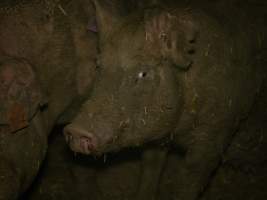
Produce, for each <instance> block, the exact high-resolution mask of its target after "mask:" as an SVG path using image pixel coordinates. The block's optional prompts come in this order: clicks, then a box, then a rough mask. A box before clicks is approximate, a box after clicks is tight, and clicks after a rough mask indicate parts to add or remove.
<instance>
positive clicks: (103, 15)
mask: <svg viewBox="0 0 267 200" xmlns="http://www.w3.org/2000/svg"><path fill="white" fill-rule="evenodd" d="M92 2H93V3H94V5H95V9H96V23H97V30H98V32H99V35H100V42H103V41H104V40H106V38H107V37H108V36H109V35H110V34H112V33H113V32H114V31H116V30H117V29H118V28H119V27H120V25H121V23H122V19H121V17H120V16H119V13H120V5H119V2H117V1H110V0H92Z"/></svg>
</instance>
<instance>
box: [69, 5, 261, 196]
mask: <svg viewBox="0 0 267 200" xmlns="http://www.w3.org/2000/svg"><path fill="white" fill-rule="evenodd" d="M102 3H104V1H95V4H96V7H97V16H98V18H97V19H98V20H97V22H98V26H99V28H100V36H101V37H100V45H101V46H100V56H99V65H100V67H101V75H100V78H99V80H98V82H97V83H96V86H95V88H94V92H93V93H92V95H91V98H90V99H89V100H88V102H86V103H85V104H84V105H83V107H82V109H81V112H80V113H79V114H78V116H77V117H76V118H75V119H74V120H73V122H72V123H71V124H70V125H68V126H67V127H66V128H65V135H66V139H67V141H68V142H69V144H70V147H71V149H72V150H73V151H75V152H81V153H85V154H93V155H98V154H102V153H106V152H111V151H118V150H120V149H121V148H124V147H131V146H140V145H142V144H145V143H147V142H151V141H154V140H158V139H163V138H165V137H169V136H170V138H171V139H172V141H173V143H174V144H175V145H177V146H178V147H179V149H182V152H184V155H178V156H182V157H183V162H182V164H181V166H180V171H179V180H177V181H178V182H179V188H177V190H175V191H174V194H173V198H174V199H181V200H194V199H197V197H198V196H199V194H200V193H201V192H202V191H203V189H204V187H205V185H206V184H207V181H208V178H209V176H210V175H211V173H212V172H213V171H214V170H215V169H216V167H217V165H218V163H219V161H220V159H221V156H222V154H223V152H224V150H225V148H226V147H227V145H228V144H229V142H230V141H231V137H232V135H233V134H234V132H235V131H236V129H237V128H238V124H239V122H240V120H242V119H243V118H245V117H246V116H247V114H248V112H249V110H250V107H251V105H252V103H253V101H254V98H255V96H256V94H257V92H258V91H259V87H260V82H261V77H260V71H259V69H258V68H257V66H256V65H253V59H252V58H251V51H252V48H251V46H250V43H249V42H250V40H249V39H250V38H249V35H247V32H246V30H244V26H242V24H236V23H232V22H231V21H230V20H229V19H227V18H222V17H223V16H219V17H218V16H217V17H218V18H216V17H215V16H213V15H212V14H209V13H207V11H205V12H204V11H202V10H201V9H196V8H193V7H192V8H191V7H190V8H188V7H187V6H182V5H172V6H171V8H168V7H166V8H158V9H149V10H147V11H145V16H144V17H143V15H141V14H140V15H138V14H137V16H131V17H128V18H126V19H124V22H122V20H119V19H118V20H115V19H114V18H116V16H114V15H113V14H112V13H110V12H109V11H107V10H106V9H105V6H103V4H102ZM111 18H112V20H108V19H111ZM228 20H229V21H228ZM231 23H232V24H231ZM111 27H112V29H111ZM240 30H242V31H240ZM152 154H153V152H152ZM156 154H157V152H156ZM162 154H164V152H163V153H160V154H159V155H160V156H159V157H162V159H164V158H163V157H164V156H162ZM145 157H148V158H149V157H150V156H147V155H146V154H144V158H145ZM157 163H159V164H160V163H161V165H163V164H164V163H163V162H160V161H158V162H157ZM144 169H147V167H144ZM153 169H155V170H154V172H151V171H148V170H147V172H144V173H145V175H144V176H145V177H148V176H149V177H152V179H153V180H154V181H153V180H152V181H151V180H150V181H149V182H150V183H154V184H158V180H159V179H158V177H157V176H159V175H160V171H161V170H158V167H153V166H152V165H151V168H150V170H152V171H153ZM161 169H162V168H161ZM149 173H150V175H149ZM152 174H153V175H152ZM155 181H156V182H155ZM143 185H144V186H141V187H146V188H149V186H147V185H146V184H143ZM146 188H145V189H144V188H141V189H140V191H141V193H142V194H138V196H139V198H140V199H147V197H148V196H149V197H150V198H151V199H154V198H156V194H153V192H155V190H156V189H154V190H153V189H152V190H147V189H146ZM150 188H151V187H150ZM152 188H156V185H153V186H152ZM142 191H143V192H142ZM148 192H150V195H148V194H147V193H148Z"/></svg>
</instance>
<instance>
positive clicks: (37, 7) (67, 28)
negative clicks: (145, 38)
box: [0, 0, 96, 200]
mask: <svg viewBox="0 0 267 200" xmlns="http://www.w3.org/2000/svg"><path fill="white" fill-rule="evenodd" d="M8 4H9V3H8V2H7V5H5V4H0V5H1V7H0V16H1V17H0V88H1V92H0V93H1V94H0V103H1V105H0V145H1V146H0V160H1V162H0V199H1V200H2V199H3V200H7V199H8V200H9V199H16V198H17V197H18V195H19V194H20V193H21V192H23V191H25V189H27V188H28V186H29V185H30V184H31V182H32V180H33V178H34V177H35V175H36V173H37V172H38V170H39V167H40V165H41V162H42V160H43V158H44V156H45V152H46V146H47V144H46V142H47V137H48V135H49V133H50V131H51V129H52V127H53V125H54V124H55V123H56V122H57V121H58V119H59V118H60V117H61V121H66V120H67V118H69V116H70V113H68V112H67V113H66V115H64V116H63V114H64V111H66V110H68V107H69V106H71V105H72V106H74V107H75V105H79V104H80V102H81V101H82V99H83V98H84V96H86V95H87V93H88V92H89V91H90V86H91V83H92V81H93V79H94V75H95V71H94V69H95V64H94V62H95V53H96V36H95V34H93V33H90V31H88V22H90V20H92V19H93V16H94V8H93V7H92V5H91V4H87V2H84V1H68V2H65V3H64V4H60V3H59V2H57V1H52V0H51V1H47V0H45V1H34V0H33V1H22V2H17V4H14V5H8ZM10 4H12V3H10ZM84 76H86V78H84ZM73 110H75V109H73Z"/></svg>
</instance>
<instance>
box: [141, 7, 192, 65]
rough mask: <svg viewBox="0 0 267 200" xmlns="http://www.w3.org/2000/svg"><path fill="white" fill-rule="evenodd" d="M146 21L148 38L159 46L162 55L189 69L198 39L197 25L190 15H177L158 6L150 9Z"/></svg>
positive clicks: (173, 62)
mask: <svg viewBox="0 0 267 200" xmlns="http://www.w3.org/2000/svg"><path fill="white" fill-rule="evenodd" d="M180 16H181V17H180ZM145 21H146V27H145V29H146V36H147V40H148V41H149V42H150V43H153V44H154V45H155V44H156V45H158V46H159V49H160V51H161V52H160V53H161V55H162V57H163V58H164V59H166V60H168V61H170V62H171V63H172V64H174V65H175V66H176V67H177V68H179V69H182V70H187V69H189V68H190V66H191V65H192V63H193V59H194V54H195V52H196V41H197V27H196V25H195V24H194V23H193V20H192V19H190V18H189V15H188V14H187V15H184V14H182V15H180V14H179V15H176V14H172V13H169V12H167V11H162V9H161V10H159V8H157V9H156V10H155V9H152V10H148V12H147V13H146V15H145Z"/></svg>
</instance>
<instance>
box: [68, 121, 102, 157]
mask: <svg viewBox="0 0 267 200" xmlns="http://www.w3.org/2000/svg"><path fill="white" fill-rule="evenodd" d="M64 135H65V139H66V141H67V143H68V144H69V146H70V148H71V150H72V151H74V152H78V153H83V154H87V155H89V154H91V153H92V152H95V151H96V148H97V138H96V137H95V136H94V135H93V134H91V133H90V132H88V131H86V130H85V129H83V128H81V127H75V126H74V125H72V124H70V125H67V126H66V127H65V128H64Z"/></svg>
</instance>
